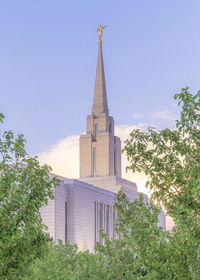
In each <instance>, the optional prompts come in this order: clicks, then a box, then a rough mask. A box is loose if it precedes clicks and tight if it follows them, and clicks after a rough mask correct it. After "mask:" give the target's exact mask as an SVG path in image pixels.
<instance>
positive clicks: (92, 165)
mask: <svg viewBox="0 0 200 280" xmlns="http://www.w3.org/2000/svg"><path fill="white" fill-rule="evenodd" d="M114 128H115V126H114V119H113V118H112V117H111V116H110V115H109V109H108V102H107V93H106V83H105V74H104V64H103V52H102V42H101V41H99V46H98V57H97V68H96V79H95V88H94V97H93V105H92V110H91V114H89V115H88V116H87V119H86V134H83V135H81V136H80V179H78V180H77V179H68V178H64V177H60V176H58V177H59V179H60V186H59V187H57V188H56V189H55V199H54V200H49V201H48V205H47V206H45V207H44V208H42V209H41V215H42V219H43V223H44V224H46V225H47V226H48V232H49V234H50V236H51V237H52V238H53V240H54V241H55V242H57V240H58V239H61V240H62V241H63V242H64V243H65V242H66V241H67V240H68V241H69V242H70V243H72V244H73V243H76V244H77V245H78V248H79V250H90V251H91V252H93V251H94V246H95V243H96V242H97V241H100V242H102V240H101V239H100V236H99V230H100V229H101V228H102V229H104V231H105V233H106V234H107V235H108V236H109V237H114V221H115V219H116V212H115V210H114V208H113V203H114V198H115V195H116V193H117V192H118V191H119V190H120V189H123V190H124V191H125V193H126V195H127V196H128V198H129V199H130V200H131V201H133V200H134V199H136V198H138V196H139V193H138V191H137V186H136V184H135V183H133V182H130V181H128V180H125V179H123V178H122V177H121V141H120V139H119V137H117V136H115V131H114ZM145 199H146V200H148V198H147V196H146V195H145ZM159 219H160V226H162V227H163V228H165V226H166V224H165V223H166V222H165V214H164V212H161V213H160V217H159Z"/></svg>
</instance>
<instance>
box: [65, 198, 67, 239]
mask: <svg viewBox="0 0 200 280" xmlns="http://www.w3.org/2000/svg"><path fill="white" fill-rule="evenodd" d="M66 243H67V201H65V244H66Z"/></svg>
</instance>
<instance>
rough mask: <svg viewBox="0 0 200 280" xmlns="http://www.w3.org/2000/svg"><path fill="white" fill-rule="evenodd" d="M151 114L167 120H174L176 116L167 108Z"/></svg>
mask: <svg viewBox="0 0 200 280" xmlns="http://www.w3.org/2000/svg"><path fill="white" fill-rule="evenodd" d="M152 116H153V117H154V118H159V119H162V120H168V121H175V119H176V116H175V115H174V114H173V113H172V112H171V111H169V110H163V111H158V112H154V113H153V114H152Z"/></svg>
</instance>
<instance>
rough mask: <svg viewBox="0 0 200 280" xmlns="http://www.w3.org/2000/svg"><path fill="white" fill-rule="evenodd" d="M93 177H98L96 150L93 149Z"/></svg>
mask: <svg viewBox="0 0 200 280" xmlns="http://www.w3.org/2000/svg"><path fill="white" fill-rule="evenodd" d="M93 176H94V177H96V148H93Z"/></svg>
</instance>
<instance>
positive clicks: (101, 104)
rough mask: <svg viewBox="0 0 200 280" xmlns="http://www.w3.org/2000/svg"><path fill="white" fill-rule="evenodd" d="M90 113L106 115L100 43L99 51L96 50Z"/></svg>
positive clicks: (106, 105)
mask: <svg viewBox="0 0 200 280" xmlns="http://www.w3.org/2000/svg"><path fill="white" fill-rule="evenodd" d="M92 113H93V114H94V115H97V114H99V113H106V114H108V104H107V93H106V83H105V74H104V65H103V52H102V44H101V43H100V44H99V49H98V58H97V68H96V79H95V87H94V97H93V106H92Z"/></svg>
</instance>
